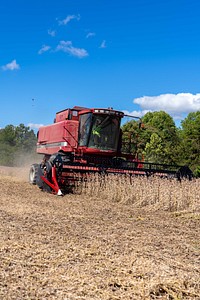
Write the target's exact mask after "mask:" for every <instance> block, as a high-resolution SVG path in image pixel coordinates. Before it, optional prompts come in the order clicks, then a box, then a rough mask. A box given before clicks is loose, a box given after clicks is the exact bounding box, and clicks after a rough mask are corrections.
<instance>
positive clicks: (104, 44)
mask: <svg viewBox="0 0 200 300" xmlns="http://www.w3.org/2000/svg"><path fill="white" fill-rule="evenodd" d="M99 48H102V49H103V48H106V41H105V40H103V41H102V43H101V45H100V47H99Z"/></svg>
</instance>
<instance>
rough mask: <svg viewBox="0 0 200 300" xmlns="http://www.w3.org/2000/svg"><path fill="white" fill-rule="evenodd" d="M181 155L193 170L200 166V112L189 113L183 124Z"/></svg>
mask: <svg viewBox="0 0 200 300" xmlns="http://www.w3.org/2000/svg"><path fill="white" fill-rule="evenodd" d="M179 134H180V140H181V142H180V155H181V157H182V161H183V163H184V164H187V165H189V166H190V167H191V168H192V169H193V170H195V169H196V168H197V169H198V170H199V166H200V111H197V112H192V113H189V114H188V116H187V117H186V118H185V119H184V120H183V121H182V122H181V130H180V132H179Z"/></svg>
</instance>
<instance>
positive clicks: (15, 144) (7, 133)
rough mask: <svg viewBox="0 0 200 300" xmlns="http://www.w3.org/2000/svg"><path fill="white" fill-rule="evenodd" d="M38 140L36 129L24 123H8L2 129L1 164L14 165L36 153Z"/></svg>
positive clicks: (0, 139)
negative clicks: (17, 124) (16, 124)
mask: <svg viewBox="0 0 200 300" xmlns="http://www.w3.org/2000/svg"><path fill="white" fill-rule="evenodd" d="M36 140H37V139H36V136H35V133H34V131H33V130H30V128H29V127H26V126H25V125H24V124H20V125H19V126H13V125H7V126H6V127H5V128H3V129H1V130H0V164H2V165H8V166H13V165H15V164H17V163H19V162H22V160H23V159H24V158H25V156H27V155H29V156H31V155H34V153H35V145H36Z"/></svg>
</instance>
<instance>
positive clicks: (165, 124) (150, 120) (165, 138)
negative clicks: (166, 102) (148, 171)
mask: <svg viewBox="0 0 200 300" xmlns="http://www.w3.org/2000/svg"><path fill="white" fill-rule="evenodd" d="M142 121H143V123H144V126H145V129H146V133H145V139H146V147H145V150H144V155H145V157H146V159H148V158H150V157H151V153H150V149H152V151H153V149H154V151H153V152H152V157H153V156H154V155H155V150H156V144H158V146H159V151H158V152H157V154H156V159H157V162H160V163H166V164H172V163H178V160H179V158H178V156H177V152H178V145H179V136H178V131H177V128H176V125H175V122H174V120H173V119H172V117H171V116H170V115H169V114H167V113H166V112H164V111H158V112H148V113H147V114H145V116H144V117H143V118H142ZM155 134H156V135H157V138H156V135H155ZM152 135H153V137H152V138H151V136H152ZM147 143H150V145H151V147H149V144H147ZM147 145H148V146H147ZM153 145H154V146H153ZM160 149H162V153H161V151H160Z"/></svg>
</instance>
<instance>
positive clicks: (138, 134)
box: [122, 120, 145, 158]
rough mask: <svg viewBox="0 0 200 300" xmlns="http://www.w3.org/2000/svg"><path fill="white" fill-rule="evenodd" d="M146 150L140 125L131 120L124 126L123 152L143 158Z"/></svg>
mask: <svg viewBox="0 0 200 300" xmlns="http://www.w3.org/2000/svg"><path fill="white" fill-rule="evenodd" d="M144 148H145V142H144V140H143V136H142V128H141V126H140V123H139V122H138V121H135V120H131V121H129V122H127V123H126V124H124V125H123V126H122V152H125V153H131V154H133V155H135V156H138V157H140V158H141V156H142V152H143V150H144Z"/></svg>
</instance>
